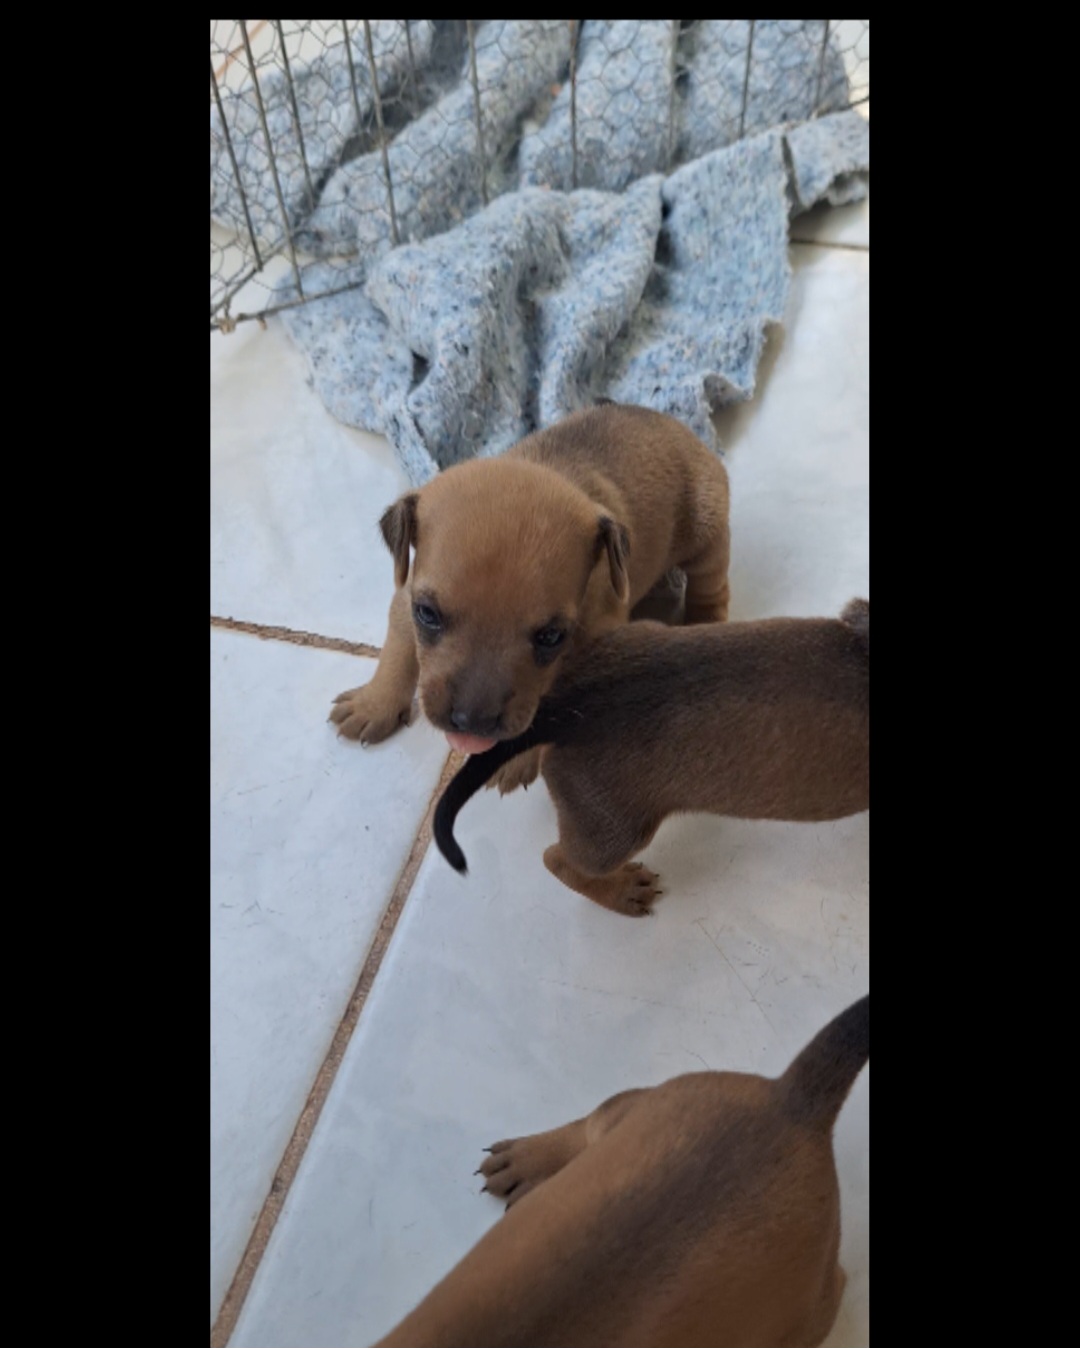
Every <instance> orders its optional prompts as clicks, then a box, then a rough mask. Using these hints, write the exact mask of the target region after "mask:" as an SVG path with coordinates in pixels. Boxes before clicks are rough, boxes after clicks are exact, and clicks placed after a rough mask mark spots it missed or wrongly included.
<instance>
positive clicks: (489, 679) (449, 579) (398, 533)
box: [382, 459, 629, 752]
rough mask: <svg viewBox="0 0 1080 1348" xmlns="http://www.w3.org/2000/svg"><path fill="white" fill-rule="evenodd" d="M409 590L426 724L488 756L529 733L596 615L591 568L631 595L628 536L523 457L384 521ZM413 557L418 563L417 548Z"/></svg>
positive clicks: (448, 480)
mask: <svg viewBox="0 0 1080 1348" xmlns="http://www.w3.org/2000/svg"><path fill="white" fill-rule="evenodd" d="M382 527H383V534H384V536H385V538H386V541H387V544H388V546H389V547H390V550H391V552H393V553H394V557H395V562H396V571H397V579H398V583H399V584H403V585H406V588H407V592H408V594H409V597H410V601H411V606H412V620H413V629H414V632H415V636H416V649H417V656H418V659H419V665H420V679H419V687H420V701H421V705H422V707H423V709H424V713H425V715H426V716H427V717H428V719H429V720H430V721H431V722H432V723H433V724H434V725H436V726H438V728H439V729H440V730H443V731H445V732H446V733H447V734H449V735H451V736H453V737H454V742H455V747H461V748H464V749H465V751H466V752H479V751H480V750H481V749H482V748H486V747H489V745H490V743H492V742H494V741H495V740H496V739H510V738H512V737H513V736H515V735H519V734H521V733H522V731H524V730H526V729H527V728H528V726H529V725H530V723H531V722H532V719H533V717H534V716H535V714H536V708H537V705H538V703H539V702H540V699H541V698H542V697H543V696H544V694H545V693H546V692H547V691H548V689H549V688H550V687H551V685H552V683H553V682H554V680H555V678H556V676H557V674H558V672H559V667H560V664H561V663H562V661H563V657H564V656H565V654H566V652H567V650H568V649H569V648H570V647H571V645H572V644H573V641H574V638H575V634H576V633H577V632H578V630H579V627H580V626H581V625H582V624H583V623H584V624H585V625H586V627H587V625H588V621H589V614H588V611H587V606H586V603H585V601H586V589H587V587H588V586H589V581H590V579H591V577H592V576H593V572H594V571H595V570H596V569H597V568H598V567H602V568H603V573H602V577H600V578H599V583H603V584H606V585H608V586H609V587H611V590H612V592H613V594H614V595H615V596H617V597H618V598H621V599H622V600H623V601H625V598H626V593H627V591H628V588H629V584H628V580H627V576H626V566H625V554H626V538H625V531H624V530H623V529H621V528H620V526H618V525H617V524H616V523H615V522H614V521H612V520H611V519H609V518H607V517H606V516H604V515H603V512H602V510H601V509H600V508H599V507H598V506H597V505H596V504H595V503H594V502H592V501H590V500H589V499H588V497H587V496H585V495H584V494H583V493H582V492H580V491H578V490H577V489H576V488H575V487H573V486H572V485H571V484H570V483H568V482H567V481H566V480H565V479H564V478H562V477H560V476H559V475H558V474H557V473H554V472H552V471H551V470H549V469H546V468H542V467H540V466H539V465H536V464H532V463H528V462H525V461H522V460H518V459H494V460H479V461H475V462H472V463H468V464H462V465H460V466H458V467H456V468H453V469H450V470H448V471H446V472H445V473H443V474H442V475H440V476H439V477H437V478H436V479H434V481H432V482H431V483H429V484H428V485H427V486H426V487H424V488H423V489H422V490H421V491H420V492H418V493H412V494H410V495H409V496H406V497H403V498H402V500H400V501H398V502H397V503H396V504H395V505H393V506H391V507H390V509H389V510H388V511H387V512H386V515H384V516H383V521H382ZM410 545H411V546H412V547H413V548H414V549H415V559H414V560H413V563H412V568H411V573H410V570H409V548H410Z"/></svg>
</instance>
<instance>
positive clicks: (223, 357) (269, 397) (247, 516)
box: [210, 259, 408, 645]
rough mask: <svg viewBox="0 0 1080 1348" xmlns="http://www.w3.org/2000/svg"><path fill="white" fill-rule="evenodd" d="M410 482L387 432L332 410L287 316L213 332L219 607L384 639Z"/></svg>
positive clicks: (213, 515) (215, 588) (214, 599)
mask: <svg viewBox="0 0 1080 1348" xmlns="http://www.w3.org/2000/svg"><path fill="white" fill-rule="evenodd" d="M277 265H278V266H279V267H282V266H284V265H285V264H284V262H283V260H281V259H277ZM253 284H256V283H253ZM263 302H265V300H264V301H263ZM235 307H236V306H234V308H235ZM407 489H408V481H407V479H406V477H405V474H404V473H403V472H402V471H401V469H400V468H399V466H398V464H397V461H396V460H395V458H394V455H393V451H392V450H391V448H390V446H389V445H388V444H387V442H386V441H385V440H384V439H383V438H382V437H381V436H373V435H365V434H364V433H363V432H360V431H356V430H353V429H352V428H351V427H348V426H343V425H342V424H341V423H340V422H338V421H335V420H334V418H333V417H332V416H331V415H330V413H329V412H328V411H327V410H326V408H325V407H324V406H323V403H322V402H321V400H320V399H319V396H318V394H317V393H316V392H315V391H314V389H313V388H311V387H310V386H309V384H308V375H307V369H306V366H305V363H304V359H303V357H302V356H301V354H300V352H299V351H297V350H296V349H295V348H294V347H293V346H292V344H291V343H290V342H289V339H288V337H287V336H286V335H285V333H284V331H283V330H282V328H281V325H280V322H279V321H277V320H274V319H271V320H270V321H269V324H268V327H267V328H266V330H265V331H264V330H263V329H262V328H261V327H260V326H259V324H258V323H244V324H241V325H240V326H239V327H238V328H237V329H236V331H235V332H232V333H230V334H228V335H223V334H222V333H220V332H212V333H211V334H210V611H211V613H215V614H217V615H218V616H219V617H226V618H239V619H243V620H244V621H247V622H257V623H266V624H269V625H272V626H282V627H292V628H297V629H300V630H302V631H308V632H319V633H321V634H322V635H324V636H334V637H345V638H347V639H348V640H350V641H364V642H368V643H370V644H372V645H381V644H382V642H383V639H384V638H385V636H386V615H387V610H388V608H389V605H390V599H391V597H392V595H393V590H394V578H393V565H392V562H391V559H390V555H389V553H388V552H387V551H386V547H385V545H384V543H383V540H382V535H381V534H380V533H379V528H378V521H379V516H380V515H381V514H382V512H383V510H385V508H386V507H387V506H388V505H389V504H390V502H391V501H393V500H394V499H395V498H396V497H397V496H399V495H400V494H401V493H402V492H403V491H406V490H407Z"/></svg>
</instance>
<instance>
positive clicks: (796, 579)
mask: <svg viewBox="0 0 1080 1348" xmlns="http://www.w3.org/2000/svg"><path fill="white" fill-rule="evenodd" d="M795 233H796V234H797V235H798V237H800V238H813V239H814V240H816V242H815V243H813V244H808V245H796V246H795V247H794V248H793V250H792V253H793V264H794V267H795V281H794V286H793V291H792V297H791V303H790V306H789V313H788V318H787V323H786V325H785V328H784V330H783V331H782V332H778V333H776V334H774V336H773V338H772V340H771V343H770V349H769V352H768V354H767V357H766V360H765V362H764V364H763V369H762V376H761V384H760V387H759V395H758V397H757V398H756V399H755V401H754V402H753V403H752V404H750V405H749V406H747V407H744V408H740V409H737V410H735V411H733V412H729V413H727V414H726V415H725V417H724V421H723V427H722V429H723V434H724V438H725V442H726V443H727V444H728V446H729V449H728V456H727V463H728V468H729V471H730V474H731V482H732V531H733V561H732V596H733V599H732V616H733V617H753V616H766V615H769V614H779V613H792V614H810V613H823V614H831V613H836V612H837V611H838V610H839V608H840V607H841V605H842V604H843V603H844V602H845V601H846V600H847V599H849V598H850V597H852V596H853V595H855V594H867V595H868V594H869V546H868V518H869V494H868V480H869V371H868V345H869V208H868V206H862V207H847V208H844V209H843V210H840V211H835V212H833V213H831V214H825V213H820V214H819V215H816V216H815V217H814V218H813V219H810V218H804V219H803V220H801V221H799V222H797V225H796V229H795ZM837 245H838V246H837ZM211 378H212V407H213V414H212V433H211V442H212V558H213V582H212V612H215V613H217V614H219V615H221V616H229V617H234V618H236V619H239V620H242V621H246V622H251V623H259V622H262V623H270V624H274V625H279V626H283V627H291V628H295V629H299V630H301V631H304V632H315V633H320V634H322V635H325V636H329V637H345V638H348V639H350V640H357V641H364V642H370V643H378V642H380V641H381V639H382V636H383V622H384V611H385V605H386V602H387V601H388V599H389V595H390V586H391V578H390V561H389V558H388V556H387V555H386V553H385V552H384V550H383V548H382V545H381V542H380V540H379V537H378V534H377V531H376V530H375V528H374V522H375V519H376V518H377V516H378V514H379V512H380V510H381V509H382V507H383V506H384V505H385V504H386V503H387V502H388V501H389V500H390V499H392V498H393V496H394V495H395V494H396V493H397V492H398V491H399V490H401V489H402V488H403V487H404V486H405V482H404V478H403V477H402V475H401V474H400V472H399V471H398V470H397V468H396V466H395V465H394V463H393V459H392V456H391V455H390V453H389V450H388V449H387V447H386V446H385V445H384V444H382V442H380V441H376V440H374V439H373V438H372V437H366V436H361V435H359V434H357V433H355V432H352V431H349V430H347V429H345V428H343V427H341V426H339V425H338V424H337V423H336V422H334V421H333V419H332V418H330V416H329V414H327V413H326V412H325V410H324V409H323V407H322V405H321V404H320V403H319V400H318V398H317V396H316V395H315V394H314V393H313V392H312V391H311V390H310V389H309V388H308V387H307V386H306V382H305V378H304V369H303V362H302V360H301V359H300V357H299V356H298V355H297V353H296V352H295V351H293V350H292V348H291V347H290V346H289V344H288V341H287V339H286V338H285V337H284V335H283V334H282V333H281V331H280V329H279V328H278V327H277V325H276V324H274V323H273V322H271V324H270V327H269V330H268V331H266V332H263V331H261V330H260V329H259V328H258V327H257V326H255V325H251V326H249V327H248V328H246V329H243V328H242V329H240V330H239V331H238V332H237V333H235V334H233V335H232V336H230V337H227V338H223V337H221V336H220V335H217V334H214V335H212V337H211ZM373 667H374V666H373V663H372V662H371V661H370V660H365V659H362V658H357V657H355V656H350V655H345V654H341V653H337V652H328V651H324V650H319V649H315V648H312V647H309V646H298V645H291V644H288V643H287V642H285V641H281V640H272V641H263V640H260V639H258V638H257V637H254V636H249V635H246V634H241V633H236V632H224V631H221V630H215V631H212V639H211V684H212V706H213V727H212V729H213V733H212V758H213V768H212V782H211V797H212V839H213V846H212V851H213V884H212V896H211V922H212V938H213V997H214V1002H213V1047H212V1068H211V1072H212V1088H213V1110H212V1153H213V1206H212V1259H211V1274H212V1276H211V1287H212V1290H211V1315H212V1317H213V1316H214V1315H215V1314H216V1313H217V1311H218V1309H219V1307H220V1305H221V1301H222V1297H223V1295H224V1292H225V1289H226V1288H227V1286H228V1285H229V1282H230V1280H231V1279H232V1277H233V1274H234V1272H235V1270H236V1267H237V1264H238V1261H239V1259H240V1256H241V1254H242V1252H243V1249H244V1246H245V1243H246V1242H247V1240H248V1238H249V1236H250V1234H251V1231H252V1229H253V1227H254V1223H255V1220H256V1217H257V1215H258V1212H259V1208H260V1206H261V1203H262V1200H263V1198H264V1197H265V1196H266V1193H267V1190H268V1188H269V1186H270V1182H271V1180H272V1178H273V1175H274V1171H275V1167H276V1165H277V1163H278V1161H279V1160H280V1158H281V1154H282V1152H283V1151H284V1148H285V1145H286V1142H287V1141H288V1138H289V1136H290V1134H291V1132H292V1129H293V1127H294V1125H295V1123H296V1121H297V1118H298V1117H299V1114H300V1111H301V1109H302V1108H303V1105H304V1100H305V1098H306V1095H307V1092H308V1090H309V1089H310V1087H311V1084H312V1082H313V1081H314V1080H315V1077H316V1075H317V1073H318V1072H319V1069H320V1066H321V1064H322V1061H323V1056H324V1055H325V1052H326V1049H327V1046H328V1044H329V1041H330V1038H331V1037H332V1035H333V1033H334V1029H335V1027H336V1025H337V1022H338V1020H339V1019H340V1017H341V1015H342V1012H343V1011H344V1009H345V1006H346V1004H347V1002H348V1000H349V997H350V994H351V992H352V990H353V987H354V985H355V984H356V982H357V979H358V977H359V974H360V970H361V967H362V965H363V962H364V956H365V953H366V950H367V946H368V944H369V943H370V940H371V936H372V934H373V932H374V930H375V927H376V925H377V923H378V921H379V918H380V915H381V913H382V911H383V909H384V908H385V906H386V904H387V901H388V900H389V898H390V895H391V892H392V891H393V889H394V885H395V880H396V878H397V876H398V873H399V871H400V869H401V866H402V864H403V862H404V859H405V856H406V853H407V852H408V850H409V847H410V844H411V842H412V839H413V837H414V835H415V833H416V830H417V828H418V827H419V825H420V823H421V820H422V818H423V816H424V813H425V810H426V808H427V805H428V802H429V799H430V796H431V793H432V790H433V788H434V786H435V783H436V779H437V777H438V773H439V771H440V769H441V767H442V765H443V762H444V760H445V752H444V750H445V746H444V744H443V743H442V741H441V740H440V739H439V737H438V736H436V735H435V733H434V732H433V731H432V730H431V729H430V728H429V727H427V726H425V725H422V724H421V725H416V726H413V727H411V728H409V729H408V730H407V731H404V732H403V733H402V734H400V735H399V736H397V737H396V738H395V739H394V740H392V741H390V742H388V743H387V744H385V745H383V746H380V747H377V748H373V749H369V750H361V749H359V748H358V747H357V746H355V745H352V744H346V743H344V742H342V741H339V740H337V739H336V738H335V737H334V735H333V734H332V732H331V730H330V727H329V726H327V725H326V724H325V717H326V713H327V710H328V708H329V703H330V700H331V698H332V697H333V695H334V694H335V693H336V692H338V691H339V690H340V689H341V688H343V687H346V686H349V685H352V684H355V683H359V682H362V681H363V680H364V678H365V677H366V675H367V674H368V673H369V672H370V671H371V670H372V669H373ZM458 836H459V838H460V840H461V842H462V845H463V847H464V848H465V851H466V853H467V855H468V858H469V863H470V870H469V875H468V877H467V878H465V879H462V878H460V877H458V876H457V875H455V874H454V873H453V872H452V871H450V869H449V868H448V867H447V866H446V865H445V863H444V862H443V861H442V859H441V857H439V856H438V854H437V853H435V852H433V851H429V853H428V854H427V856H426V857H425V859H424V861H423V863H422V865H421V867H420V870H419V873H418V875H417V876H416V879H415V882H414V883H413V885H412V888H411V891H410V892H409V895H408V898H407V900H406V901H405V905H404V908H403V911H402V915H401V918H400V921H399V922H398V925H397V928H396V930H395V933H394V936H393V940H392V942H391V944H390V946H389V949H388V952H387V954H386V957H385V959H384V961H383V963H382V965H381V967H380V968H379V970H378V974H377V976H376V978H375V981H374V985H373V987H372V990H371V993H370V995H369V997H368V999H367V1001H366V1003H365V1005H364V1008H363V1011H362V1013H361V1015H360V1019H359V1023H358V1026H357V1028H356V1030H355V1032H354V1034H353V1036H352V1038H351V1040H350V1041H349V1044H348V1048H347V1050H346V1052H345V1055H344V1060H343V1062H342V1065H341V1069H340V1071H339V1072H338V1074H337V1076H336V1078H335V1079H334V1081H333V1085H332V1087H331V1089H330V1092H329V1096H328V1098H327V1100H326V1105H325V1108H324V1109H323V1112H322V1114H321V1117H320V1118H319V1121H318V1123H317V1125H316V1126H315V1129H314V1132H313V1133H312V1136H311V1141H310V1144H309V1145H308V1148H307V1151H306V1153H305V1154H304V1157H303V1160H302V1162H301V1164H300V1167H299V1171H298V1173H297V1174H296V1178H295V1181H294V1182H293V1184H292V1187H291V1188H290V1189H289V1191H288V1194H287V1197H286V1199H285V1203H284V1208H283V1210H282V1213H281V1217H280V1220H279V1221H278V1223H277V1225H276V1227H275V1228H274V1231H273V1234H272V1236H271V1238H270V1240H269V1244H268V1245H267V1247H266V1250H265V1253H263V1255H262V1258H261V1262H260V1263H259V1265H258V1271H257V1272H256V1274H255V1277H254V1281H253V1282H252V1284H251V1287H250V1292H249V1293H248V1295H247V1298H246V1301H245V1302H244V1304H243V1309H242V1311H241V1312H240V1316H239V1320H238V1322H237V1323H236V1326H235V1329H234V1330H233V1333H232V1336H231V1339H230V1340H229V1342H230V1345H231V1348H352V1346H353V1345H355V1348H364V1346H365V1345H368V1344H370V1343H371V1342H372V1341H374V1340H375V1339H377V1338H378V1337H379V1336H380V1335H381V1334H382V1333H384V1332H385V1331H386V1330H387V1329H388V1328H390V1326H391V1325H393V1324H394V1323H395V1322H396V1321H397V1320H398V1319H399V1318H400V1317H401V1316H402V1315H403V1314H404V1313H405V1312H406V1311H407V1310H409V1309H410V1308H411V1306H412V1305H414V1304H415V1302H416V1301H417V1300H418V1299H419V1298H420V1297H421V1296H422V1295H423V1294H424V1293H425V1292H426V1291H427V1290H428V1289H429V1288H430V1287H431V1285H432V1284H433V1283H434V1282H435V1281H436V1280H437V1279H438V1278H439V1277H441V1276H442V1274H444V1273H445V1272H446V1271H447V1270H448V1269H449V1268H450V1267H451V1266H452V1265H453V1263H455V1262H456V1260H457V1259H458V1258H459V1257H460V1256H461V1255H462V1254H463V1253H464V1252H465V1250H466V1249H467V1248H468V1247H469V1246H470V1244H472V1243H473V1242H474V1241H475V1240H476V1239H477V1237H478V1236H479V1235H480V1234H481V1233H482V1232H483V1231H485V1230H487V1229H488V1227H490V1226H491V1224H492V1223H493V1222H495V1221H497V1220H498V1217H499V1214H500V1212H501V1208H500V1207H499V1206H498V1205H497V1204H496V1203H495V1202H494V1201H493V1200H491V1199H489V1198H487V1197H486V1196H480V1195H479V1194H478V1192H477V1191H478V1189H479V1184H480V1181H479V1180H477V1179H475V1178H474V1177H473V1174H472V1172H473V1170H475V1168H476V1166H477V1164H478V1163H479V1156H480V1148H481V1147H482V1146H484V1145H486V1144H487V1143H489V1142H490V1141H491V1140H492V1139H493V1138H495V1137H499V1136H510V1135H513V1134H514V1133H516V1132H520V1131H534V1130H536V1129H539V1128H544V1127H548V1126H550V1125H553V1124H557V1123H560V1122H565V1121H566V1120H568V1119H570V1118H572V1117H576V1116H578V1115H580V1114H582V1113H584V1112H586V1111H587V1110H589V1109H591V1108H592V1107H593V1106H594V1105H596V1104H598V1103H599V1102H600V1100H602V1099H603V1098H604V1097H605V1096H607V1095H610V1094H612V1093H614V1092H616V1091H618V1090H622V1089H625V1088H626V1087H629V1086H635V1085H647V1084H650V1083H653V1082H657V1081H661V1080H664V1079H665V1078H667V1077H669V1076H674V1075H676V1074H678V1073H680V1072H684V1071H695V1070H699V1069H700V1067H701V1065H702V1064H703V1063H705V1064H707V1065H708V1066H710V1067H721V1066H722V1067H729V1068H737V1069H744V1070H760V1071H764V1072H767V1073H772V1072H775V1071H778V1070H780V1069H782V1068H783V1067H784V1066H785V1065H786V1063H787V1061H788V1060H789V1059H790V1057H791V1056H792V1054H793V1053H794V1052H796V1051H797V1050H798V1049H799V1048H800V1047H801V1046H802V1044H803V1043H804V1042H805V1041H806V1040H807V1039H808V1038H809V1037H810V1036H811V1035H812V1034H813V1033H814V1032H816V1030H817V1029H819V1028H820V1026H821V1025H822V1024H823V1023H824V1022H825V1021H826V1020H827V1019H828V1018H829V1017H830V1016H831V1015H832V1014H833V1013H835V1012H836V1011H838V1010H840V1009H841V1008H842V1007H843V1006H845V1005H846V1004H847V1003H848V1002H850V1001H852V1000H854V998H855V997H856V996H858V995H859V994H860V993H862V992H863V991H865V989H866V988H867V987H868V986H869V935H868V933H869V925H868V924H869V911H868V910H869V903H868V900H869V870H868V840H869V818H868V816H862V817H860V818H856V819H849V820H844V821H841V822H839V823H837V824H825V825H814V826H811V825H782V824H751V823H739V822H729V821H721V820H718V819H714V818H710V817H706V816H687V817H683V818H681V819H677V820H670V821H668V823H667V824H665V826H664V827H663V828H662V829H661V832H660V834H659V835H658V837H657V839H656V841H655V842H654V843H653V845H652V846H651V847H650V848H649V849H648V852H647V854H646V858H647V860H648V862H649V864H650V865H652V866H653V867H654V868H655V869H657V870H659V871H660V872H661V874H662V875H663V876H664V879H665V882H666V883H665V891H666V892H665V895H664V897H663V898H662V899H661V901H660V903H659V905H658V909H657V916H656V917H655V918H654V919H653V920H651V921H649V922H644V923H637V922H630V921H628V920H623V919H619V918H618V917H615V916H613V915H612V914H610V913H607V912H605V911H603V910H601V909H599V908H597V907H595V906H594V905H592V904H589V903H588V902H587V901H585V900H584V899H581V898H580V897H579V896H577V895H575V894H573V893H571V892H570V891H568V890H566V889H564V888H563V887H562V886H560V885H559V884H558V883H557V882H556V881H555V880H553V879H552V877H551V876H549V875H548V873H547V871H546V870H545V869H544V867H543V865H542V863H541V859H540V858H541V853H542V851H543V848H544V847H545V846H546V845H547V844H548V843H549V842H551V841H553V839H554V836H555V829H554V815H553V810H552V808H551V804H550V802H549V800H548V799H547V797H546V794H545V793H544V792H543V790H542V789H539V790H532V791H530V792H528V793H527V794H522V793H517V794H516V795H514V796H512V797H510V798H508V799H505V800H500V799H499V798H498V797H497V796H496V795H495V793H493V792H491V793H482V794H481V796H479V797H478V798H477V799H476V800H475V801H474V802H473V803H472V804H471V805H470V806H469V807H468V809H467V810H466V811H465V813H464V814H463V815H462V817H461V820H460V822H459V825H458ZM868 1102H869V1071H868V1070H867V1071H866V1072H864V1074H863V1076H862V1077H861V1079H860V1081H859V1083H858V1085H857V1086H856V1089H855V1091H854V1092H853V1094H852V1097H851V1099H850V1100H849V1102H848V1104H847V1105H846V1106H845V1109H844V1111H843V1113H842V1114H841V1116H840V1121H839V1124H838V1126H837V1133H836V1150H837V1158H838V1166H839V1170H840V1179H841V1191H842V1200H843V1222H844V1236H843V1260H844V1263H845V1266H846V1268H847V1270H848V1274H849V1282H848V1287H847V1292H846V1294H845V1299H844V1305H843V1309H842V1311H841V1315H840V1319H839V1321H838V1323H837V1326H836V1328H835V1329H834V1331H833V1333H832V1334H831V1335H830V1338H829V1340H828V1345H829V1348H862V1346H863V1345H865V1344H867V1343H868V1342H869V1328H868V1324H869V1230H868V1223H869V1151H868V1129H869V1118H868Z"/></svg>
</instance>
